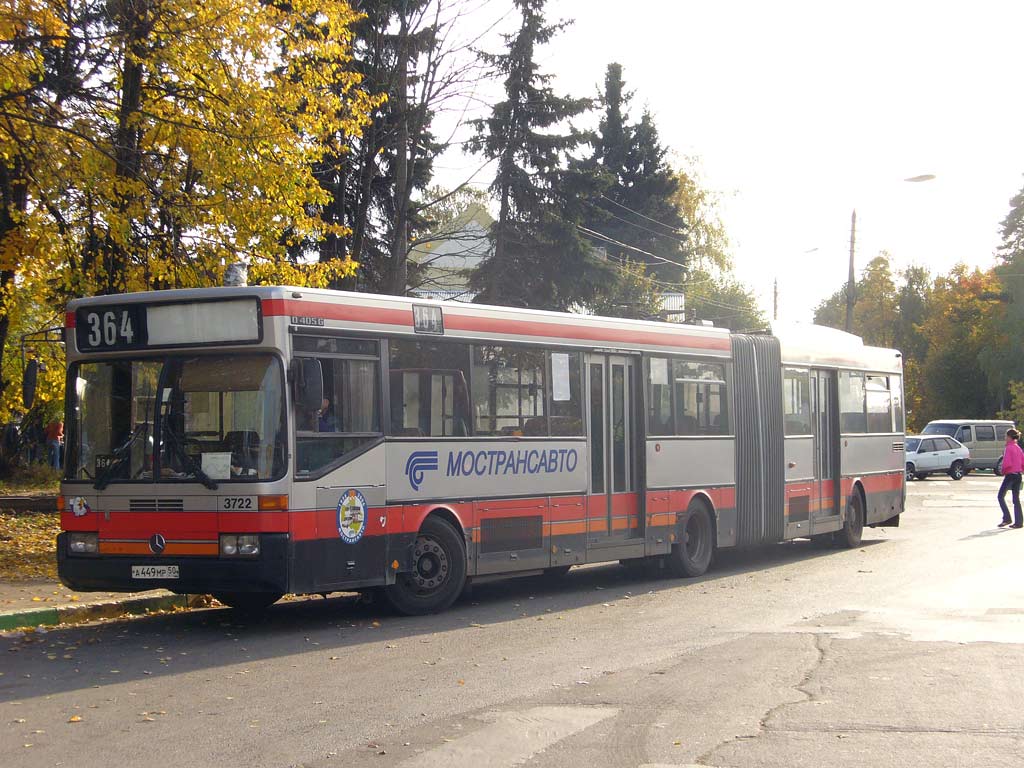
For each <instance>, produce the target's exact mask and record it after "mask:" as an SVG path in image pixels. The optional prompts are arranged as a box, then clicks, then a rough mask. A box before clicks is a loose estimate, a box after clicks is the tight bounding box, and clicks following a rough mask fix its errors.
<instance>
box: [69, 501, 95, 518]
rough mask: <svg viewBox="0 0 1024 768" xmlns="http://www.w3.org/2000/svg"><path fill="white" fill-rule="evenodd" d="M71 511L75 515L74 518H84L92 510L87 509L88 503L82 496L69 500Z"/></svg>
mask: <svg viewBox="0 0 1024 768" xmlns="http://www.w3.org/2000/svg"><path fill="white" fill-rule="evenodd" d="M71 511H72V512H74V513H75V517H85V516H86V515H88V514H89V513H90V512H91V511H92V510H91V509H90V508H89V502H88V501H86V500H85V498H83V497H82V496H75V498H73V499H72V500H71Z"/></svg>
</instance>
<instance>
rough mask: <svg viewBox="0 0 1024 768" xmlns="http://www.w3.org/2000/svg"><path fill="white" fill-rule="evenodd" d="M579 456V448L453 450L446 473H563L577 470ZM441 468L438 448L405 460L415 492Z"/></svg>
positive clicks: (415, 453) (462, 474) (413, 455)
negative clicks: (427, 477) (428, 476)
mask: <svg viewBox="0 0 1024 768" xmlns="http://www.w3.org/2000/svg"><path fill="white" fill-rule="evenodd" d="M579 458H580V457H579V450H578V449H576V448H513V449H509V450H504V449H500V448H499V449H491V450H479V451H473V450H465V451H451V452H449V454H448V461H447V463H446V465H445V473H444V474H445V477H473V476H476V477H485V476H495V475H539V474H559V473H562V472H575V471H576V467H577V465H578V464H579ZM439 469H440V461H439V457H438V452H437V451H414V452H413V453H411V454H410V455H409V459H408V460H407V461H406V463H405V474H406V475H407V476H408V478H409V485H411V486H412V489H413V490H414V491H418V490H419V489H420V485H421V484H422V483H423V479H424V477H425V475H426V473H427V472H430V471H437V470H439Z"/></svg>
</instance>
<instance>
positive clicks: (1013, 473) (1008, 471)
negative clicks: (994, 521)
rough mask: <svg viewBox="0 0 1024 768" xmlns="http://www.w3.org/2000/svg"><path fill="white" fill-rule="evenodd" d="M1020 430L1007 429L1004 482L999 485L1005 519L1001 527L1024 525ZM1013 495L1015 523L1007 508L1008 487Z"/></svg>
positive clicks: (1023, 470) (1023, 459)
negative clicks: (1021, 499)
mask: <svg viewBox="0 0 1024 768" xmlns="http://www.w3.org/2000/svg"><path fill="white" fill-rule="evenodd" d="M1018 438H1020V432H1018V431H1017V430H1016V429H1008V430H1006V448H1005V449H1004V450H1003V484H1002V485H1001V486H999V497H998V498H999V507H1000V508H1001V509H1002V510H1003V521H1002V522H1001V523H1000V524H999V527H1000V528H1006V527H1007V526H1009V527H1010V528H1020V527H1022V526H1024V516H1022V515H1021V510H1020V479H1021V472H1024V451H1022V450H1021V449H1020V446H1019V445H1017V440H1018ZM1007 488H1009V489H1010V493H1011V495H1012V496H1013V524H1012V525H1011V524H1010V510H1009V509H1007V508H1006V500H1005V499H1004V498H1003V497H1004V496H1006V489H1007Z"/></svg>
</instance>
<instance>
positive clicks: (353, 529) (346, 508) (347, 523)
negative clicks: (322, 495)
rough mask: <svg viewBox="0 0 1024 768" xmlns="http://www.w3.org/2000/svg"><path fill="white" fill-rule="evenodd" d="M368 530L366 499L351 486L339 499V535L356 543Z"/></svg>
mask: <svg viewBox="0 0 1024 768" xmlns="http://www.w3.org/2000/svg"><path fill="white" fill-rule="evenodd" d="M365 532H366V499H365V498H363V494H361V493H360V492H359V491H357V490H355V489H354V488H350V489H349V490H347V491H345V493H344V494H342V496H341V498H340V499H339V500H338V535H339V536H341V540H342V541H344V542H345V543H346V544H355V543H356V542H357V541H359V540H360V539H361V538H363V534H364V533H365Z"/></svg>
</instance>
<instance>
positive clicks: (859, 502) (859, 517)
mask: <svg viewBox="0 0 1024 768" xmlns="http://www.w3.org/2000/svg"><path fill="white" fill-rule="evenodd" d="M863 535H864V500H863V499H862V498H861V495H860V491H858V490H857V489H856V488H854V489H853V493H851V494H850V498H849V500H848V501H847V502H846V520H845V522H844V523H843V527H842V529H841V530H839V531H837V532H836V541H837V542H838V543H839V544H840V546H843V547H846V548H847V549H853V548H854V547H859V546H860V541H861V538H862V537H863Z"/></svg>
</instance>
